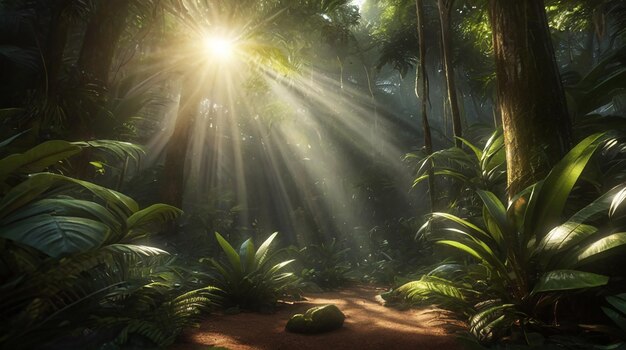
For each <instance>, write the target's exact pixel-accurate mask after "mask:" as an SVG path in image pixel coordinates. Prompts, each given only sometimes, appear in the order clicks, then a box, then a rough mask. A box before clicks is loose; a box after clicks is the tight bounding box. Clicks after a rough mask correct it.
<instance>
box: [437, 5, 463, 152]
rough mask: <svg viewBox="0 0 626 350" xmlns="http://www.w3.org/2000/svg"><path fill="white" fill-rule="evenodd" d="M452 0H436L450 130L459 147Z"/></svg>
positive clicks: (459, 133)
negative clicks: (453, 55) (451, 21)
mask: <svg viewBox="0 0 626 350" xmlns="http://www.w3.org/2000/svg"><path fill="white" fill-rule="evenodd" d="M453 4H454V0H437V5H438V6H439V22H440V23H441V46H442V49H443V67H444V71H445V74H446V86H447V88H448V103H449V105H450V114H451V116H452V132H453V133H454V136H455V137H457V138H456V139H455V140H454V145H455V146H456V147H459V148H460V147H461V146H462V145H463V142H461V140H459V139H458V137H462V135H463V126H462V125H463V124H462V123H461V112H460V111H459V102H458V97H457V93H456V79H455V78H454V66H453V65H452V36H451V35H450V13H451V11H452V5H453Z"/></svg>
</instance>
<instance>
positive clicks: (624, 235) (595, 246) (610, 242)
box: [576, 232, 626, 264]
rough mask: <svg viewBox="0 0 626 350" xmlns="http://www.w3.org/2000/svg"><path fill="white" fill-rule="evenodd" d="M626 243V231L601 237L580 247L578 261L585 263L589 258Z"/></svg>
mask: <svg viewBox="0 0 626 350" xmlns="http://www.w3.org/2000/svg"><path fill="white" fill-rule="evenodd" d="M624 244H626V232H618V233H614V234H612V235H610V236H607V237H604V238H601V239H599V240H597V241H595V242H593V243H591V244H589V245H587V246H585V247H583V248H582V249H580V251H578V252H577V255H576V263H578V264H580V263H584V262H585V260H587V259H589V258H592V257H594V256H596V255H598V254H601V253H605V252H607V251H609V250H611V249H613V248H617V247H620V246H623V245H624Z"/></svg>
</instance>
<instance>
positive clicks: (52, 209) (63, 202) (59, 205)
mask: <svg viewBox="0 0 626 350" xmlns="http://www.w3.org/2000/svg"><path fill="white" fill-rule="evenodd" d="M41 214H50V215H57V216H74V217H84V218H87V219H93V220H98V221H100V222H102V223H103V224H105V225H107V226H109V227H110V228H111V229H112V230H114V231H120V230H121V227H122V225H121V224H120V222H119V221H118V220H117V219H116V218H115V217H114V216H113V215H112V214H111V212H110V211H108V210H107V209H106V208H105V207H103V206H101V205H100V204H98V203H94V202H90V201H85V200H79V199H73V198H46V199H41V200H38V201H36V202H34V203H32V204H30V205H28V206H26V207H23V208H22V210H19V211H16V212H14V213H13V214H11V215H9V216H7V217H5V218H4V219H2V220H0V226H5V225H9V224H12V223H14V222H17V221H20V220H29V219H30V218H32V217H35V216H38V215H41Z"/></svg>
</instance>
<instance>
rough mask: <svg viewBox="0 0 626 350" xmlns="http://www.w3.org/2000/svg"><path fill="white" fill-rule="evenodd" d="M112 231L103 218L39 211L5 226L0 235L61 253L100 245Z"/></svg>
mask: <svg viewBox="0 0 626 350" xmlns="http://www.w3.org/2000/svg"><path fill="white" fill-rule="evenodd" d="M108 235H109V227H108V226H106V225H105V224H103V223H101V222H100V221H96V220H91V219H85V218H79V217H67V216H53V215H48V214H42V215H38V216H36V217H32V218H29V219H28V220H22V221H18V222H16V223H14V224H11V225H8V226H4V227H2V231H1V232H0V237H2V238H6V239H10V240H12V241H15V242H18V243H21V244H24V245H27V246H30V247H33V248H35V249H37V250H39V251H41V252H42V253H44V254H47V255H49V256H52V257H59V256H62V255H65V254H72V253H80V252H86V251H89V250H92V249H95V248H98V247H99V246H100V245H101V244H102V243H104V242H105V241H106V239H107V236H108Z"/></svg>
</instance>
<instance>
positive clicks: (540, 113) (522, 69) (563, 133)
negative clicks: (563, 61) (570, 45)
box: [489, 0, 571, 197]
mask: <svg viewBox="0 0 626 350" xmlns="http://www.w3.org/2000/svg"><path fill="white" fill-rule="evenodd" d="M489 5H490V6H489V7H490V8H489V11H490V19H491V26H492V30H493V46H494V54H495V61H496V76H497V93H498V105H499V106H498V107H499V109H500V112H501V114H502V126H503V129H504V141H505V146H506V154H507V171H508V179H507V180H508V192H509V197H512V196H513V195H515V194H516V193H518V192H519V191H521V190H522V189H524V188H526V187H527V186H529V185H531V184H533V183H534V182H536V181H539V180H541V179H542V178H543V177H544V176H545V175H546V174H547V173H548V172H549V170H550V169H551V167H552V166H553V165H554V164H555V163H556V162H558V161H559V160H560V159H561V158H562V157H563V155H564V154H565V153H566V152H567V151H568V149H569V148H570V146H571V122H570V119H569V116H568V114H567V107H566V104H565V94H564V92H563V86H562V85H561V79H560V76H559V71H558V68H557V65H556V60H555V57H554V49H553V47H552V41H551V39H550V32H549V29H548V23H547V19H546V12H545V7H544V2H543V0H516V1H510V0H490V1H489Z"/></svg>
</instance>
